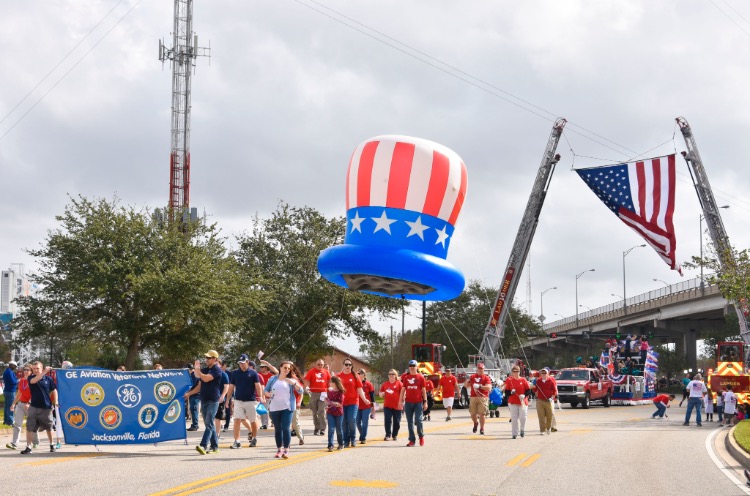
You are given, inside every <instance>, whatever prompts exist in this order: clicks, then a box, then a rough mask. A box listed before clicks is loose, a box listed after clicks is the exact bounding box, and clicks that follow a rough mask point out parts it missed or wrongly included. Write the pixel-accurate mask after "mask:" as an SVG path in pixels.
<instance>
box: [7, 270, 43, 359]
mask: <svg viewBox="0 0 750 496" xmlns="http://www.w3.org/2000/svg"><path fill="white" fill-rule="evenodd" d="M36 289H37V286H36V284H34V283H32V282H31V281H30V280H29V279H28V277H26V272H25V269H24V264H10V268H9V269H8V270H4V271H2V272H1V273H0V331H1V332H0V336H2V339H3V341H5V342H6V343H9V342H12V341H13V340H14V339H15V338H16V337H17V335H16V330H15V329H13V319H14V318H15V317H17V316H18V311H19V305H18V299H20V298H28V297H29V296H32V295H33V294H34V293H35V292H36ZM38 356H40V354H39V350H38V349H36V347H34V346H25V347H21V348H15V349H11V351H10V359H11V360H15V361H17V362H18V363H26V362H27V361H28V360H30V359H31V358H32V357H38Z"/></svg>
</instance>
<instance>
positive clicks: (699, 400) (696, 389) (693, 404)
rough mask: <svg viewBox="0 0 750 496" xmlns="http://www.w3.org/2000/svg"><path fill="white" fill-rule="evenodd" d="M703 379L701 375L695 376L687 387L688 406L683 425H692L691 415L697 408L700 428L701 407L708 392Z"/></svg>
mask: <svg viewBox="0 0 750 496" xmlns="http://www.w3.org/2000/svg"><path fill="white" fill-rule="evenodd" d="M702 379H703V377H702V376H701V375H700V374H695V375H694V376H693V380H692V381H690V382H689V383H688V385H687V391H688V395H689V396H688V406H687V411H686V412H685V422H684V423H683V424H682V425H690V414H692V413H693V408H695V422H696V424H697V425H698V427H700V426H701V425H702V424H701V407H702V406H703V395H704V394H706V393H707V392H708V389H707V388H706V385H705V384H703V380H702Z"/></svg>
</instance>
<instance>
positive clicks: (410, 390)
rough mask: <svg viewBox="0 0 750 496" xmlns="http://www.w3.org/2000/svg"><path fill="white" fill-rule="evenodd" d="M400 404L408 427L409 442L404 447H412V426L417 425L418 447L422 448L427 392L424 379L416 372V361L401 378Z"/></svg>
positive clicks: (414, 441)
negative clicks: (423, 412) (423, 416)
mask: <svg viewBox="0 0 750 496" xmlns="http://www.w3.org/2000/svg"><path fill="white" fill-rule="evenodd" d="M401 384H403V385H404V387H403V389H402V390H401V400H400V402H399V403H400V404H401V405H403V407H404V413H405V414H406V425H407V426H408V427H409V442H408V443H407V445H406V446H414V445H415V444H416V442H417V437H416V436H415V435H414V424H416V425H417V435H418V436H419V445H420V446H424V429H423V428H422V411H423V410H426V409H427V390H426V389H425V383H424V377H423V376H422V374H420V373H419V372H417V361H416V360H411V361H410V362H409V371H408V372H407V373H405V374H404V375H402V376H401Z"/></svg>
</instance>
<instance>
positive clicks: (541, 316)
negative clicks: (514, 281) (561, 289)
mask: <svg viewBox="0 0 750 496" xmlns="http://www.w3.org/2000/svg"><path fill="white" fill-rule="evenodd" d="M553 289H557V286H555V287H552V288H547V289H545V290H544V291H542V294H540V295H539V322H541V323H542V324H544V320H545V319H546V317H545V316H544V293H546V292H547V291H551V290H553Z"/></svg>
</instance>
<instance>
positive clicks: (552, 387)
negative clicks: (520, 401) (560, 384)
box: [536, 374, 557, 401]
mask: <svg viewBox="0 0 750 496" xmlns="http://www.w3.org/2000/svg"><path fill="white" fill-rule="evenodd" d="M547 375H549V374H547ZM556 395H557V383H556V382H555V379H553V378H552V377H548V378H547V380H546V381H543V380H541V379H537V380H536V397H537V399H538V398H541V399H543V400H545V401H551V400H553V399H555V396H556Z"/></svg>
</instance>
